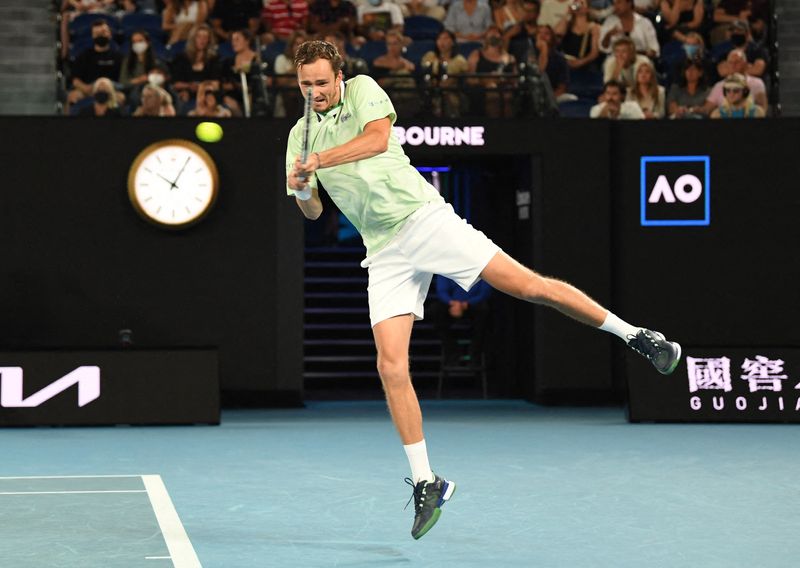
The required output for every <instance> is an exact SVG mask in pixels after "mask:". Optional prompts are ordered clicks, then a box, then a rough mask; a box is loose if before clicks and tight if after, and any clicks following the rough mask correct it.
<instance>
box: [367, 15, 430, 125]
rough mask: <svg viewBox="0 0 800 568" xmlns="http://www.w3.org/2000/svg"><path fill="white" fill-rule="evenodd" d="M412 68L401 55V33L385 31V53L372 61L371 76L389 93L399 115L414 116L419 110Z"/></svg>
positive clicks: (413, 68)
mask: <svg viewBox="0 0 800 568" xmlns="http://www.w3.org/2000/svg"><path fill="white" fill-rule="evenodd" d="M414 70H415V65H414V64H413V63H412V62H411V61H409V60H408V59H406V58H405V57H403V34H401V33H400V32H398V31H395V30H390V31H388V32H386V53H385V54H384V55H381V56H378V57H376V58H375V60H374V61H373V62H372V76H373V77H374V78H375V80H376V81H377V82H378V84H379V85H380V86H381V87H383V88H384V89H385V90H386V92H387V93H389V96H390V97H391V98H392V103H393V104H394V107H395V109H396V110H397V113H398V114H399V115H400V116H415V115H417V114H418V113H419V110H420V97H419V94H418V93H417V82H416V80H415V79H414V76H413V73H414Z"/></svg>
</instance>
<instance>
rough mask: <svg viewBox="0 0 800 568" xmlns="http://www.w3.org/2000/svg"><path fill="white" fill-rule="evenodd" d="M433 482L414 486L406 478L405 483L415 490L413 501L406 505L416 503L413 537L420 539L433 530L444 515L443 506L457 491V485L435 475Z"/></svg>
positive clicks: (422, 482)
mask: <svg viewBox="0 0 800 568" xmlns="http://www.w3.org/2000/svg"><path fill="white" fill-rule="evenodd" d="M434 477H435V479H434V480H433V481H426V480H424V479H423V480H422V481H420V482H418V483H417V484H416V485H414V482H413V481H412V480H411V479H409V478H408V477H406V479H405V482H406V483H407V484H408V485H410V486H411V487H413V488H414V493H413V494H412V495H411V499H409V500H408V503H406V507H408V505H409V503H411V501H412V500H413V501H414V524H413V526H412V527H411V536H413V537H414V539H420V538H422V536H423V535H424V534H425V533H426V532H428V531H429V530H431V528H432V527H433V525H435V524H436V521H438V520H439V516H440V515H441V514H442V505H444V504H445V502H447V501H448V500H449V499H450V497H452V496H453V493H454V492H455V490H456V484H455V483H454V482H452V481H448V480H446V479H444V478H443V477H439V476H438V475H434Z"/></svg>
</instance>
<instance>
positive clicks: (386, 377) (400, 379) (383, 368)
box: [378, 356, 409, 387]
mask: <svg viewBox="0 0 800 568" xmlns="http://www.w3.org/2000/svg"><path fill="white" fill-rule="evenodd" d="M378 374H379V375H380V377H381V381H382V382H383V384H384V385H385V386H387V387H393V386H396V385H400V384H404V383H405V382H407V381H408V380H409V374H408V358H406V357H387V356H378Z"/></svg>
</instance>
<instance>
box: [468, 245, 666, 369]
mask: <svg viewBox="0 0 800 568" xmlns="http://www.w3.org/2000/svg"><path fill="white" fill-rule="evenodd" d="M481 278H483V279H484V280H485V281H486V282H487V283H488V284H489V285H491V286H492V287H493V288H496V289H497V290H500V291H501V292H505V293H506V294H509V295H511V296H514V297H515V298H519V299H521V300H525V301H528V302H533V303H537V304H542V305H545V306H550V307H552V308H555V309H556V310H558V311H560V312H561V313H563V314H565V315H567V316H569V317H571V318H573V319H575V320H578V321H579V322H581V323H585V324H586V325H591V326H593V327H597V328H600V329H602V330H604V331H608V332H610V333H613V334H615V335H617V336H618V337H620V338H622V339H623V340H624V341H625V342H626V343H628V345H629V346H630V347H631V348H633V349H635V350H636V351H638V352H639V353H641V354H642V355H644V356H645V357H647V358H648V359H649V360H650V361H651V362H652V363H653V366H655V368H656V369H657V370H658V371H659V372H661V373H664V374H668V373H671V372H672V371H674V370H675V367H677V365H678V361H680V356H681V348H680V345H678V344H677V343H675V342H670V341H667V340H666V339H665V338H664V336H663V335H661V334H660V333H658V332H653V331H650V330H648V329H644V328H640V327H636V326H633V325H631V324H629V323H627V322H625V321H623V320H621V319H620V318H618V317H617V316H615V315H614V314H612V313H611V312H610V311H608V310H607V309H605V308H604V307H602V306H601V305H600V304H598V303H597V302H596V301H594V300H593V299H592V298H590V297H589V296H588V295H587V294H586V293H584V292H582V291H581V290H578V289H577V288H575V287H574V286H573V285H571V284H569V283H567V282H564V281H562V280H558V279H555V278H549V277H546V276H542V275H541V274H538V273H536V272H534V271H533V270H531V269H529V268H526V267H525V266H523V265H522V264H520V263H519V262H517V261H516V260H514V259H513V258H511V257H510V256H509V255H507V254H506V253H504V252H502V251H500V252H498V253H497V254H495V255H494V257H493V258H492V259H491V260H490V261H489V263H488V264H487V265H486V267H485V268H484V269H483V271H482V272H481Z"/></svg>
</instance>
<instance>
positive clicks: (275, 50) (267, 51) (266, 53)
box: [261, 40, 286, 69]
mask: <svg viewBox="0 0 800 568" xmlns="http://www.w3.org/2000/svg"><path fill="white" fill-rule="evenodd" d="M285 49H286V42H285V41H281V40H276V41H273V42H272V43H268V44H267V45H265V46H264V47H263V48H261V61H263V62H264V63H266V64H267V66H268V68H269V69H272V68H273V67H274V66H275V58H276V57H278V55H280V54H281V53H283V52H284V50H285Z"/></svg>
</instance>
